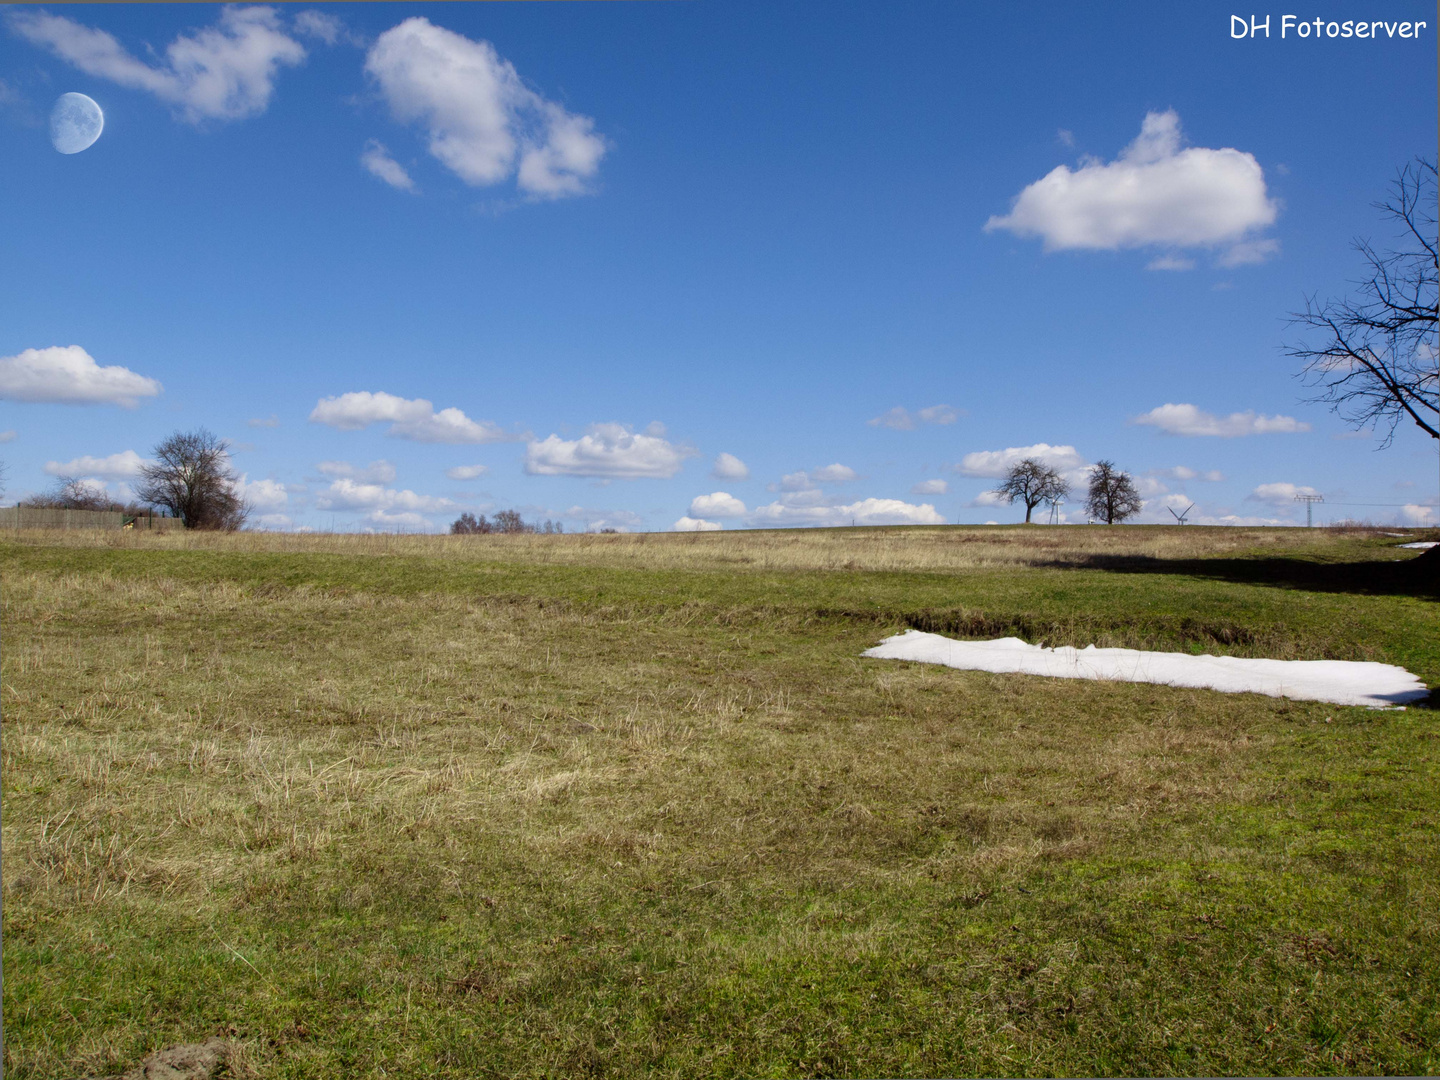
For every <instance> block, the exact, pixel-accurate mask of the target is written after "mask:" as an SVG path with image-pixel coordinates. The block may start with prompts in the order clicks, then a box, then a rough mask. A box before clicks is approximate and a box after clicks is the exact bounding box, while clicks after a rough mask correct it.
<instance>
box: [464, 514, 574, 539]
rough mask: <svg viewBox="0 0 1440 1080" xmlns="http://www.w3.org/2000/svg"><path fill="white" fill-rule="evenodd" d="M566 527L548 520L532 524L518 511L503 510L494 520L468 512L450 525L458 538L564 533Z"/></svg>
mask: <svg viewBox="0 0 1440 1080" xmlns="http://www.w3.org/2000/svg"><path fill="white" fill-rule="evenodd" d="M564 531H565V526H564V525H562V524H561V523H560V522H558V521H551V520H550V519H549V518H546V519H545V521H543V522H537V523H533V524H532V523H531V522H528V521H526V520H525V519H524V518H522V517H521V516H520V511H518V510H501V511H500V512H499V513H497V514H496V515H495V516H494V517H493V518H489V519H487V518H486V517H485V515H484V514H481V515H480V516H479V517H476V516H475V515H474V514H472V513H470V512H469V511H466V512H465V513H463V514H461V515H460V516H459V517H458V518H456V519H455V520H454V521H453V522H451V523H450V532H451V533H453V534H454V535H456V536H478V535H480V534H482V533H545V534H547V535H548V534H550V533H563V532H564Z"/></svg>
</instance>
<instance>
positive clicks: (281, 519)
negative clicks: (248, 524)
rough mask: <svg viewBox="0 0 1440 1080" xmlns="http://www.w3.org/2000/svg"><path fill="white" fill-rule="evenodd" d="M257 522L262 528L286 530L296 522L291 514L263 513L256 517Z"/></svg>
mask: <svg viewBox="0 0 1440 1080" xmlns="http://www.w3.org/2000/svg"><path fill="white" fill-rule="evenodd" d="M255 524H257V525H259V526H260V528H262V529H277V530H284V529H289V528H291V527H293V526H294V524H295V522H294V521H293V520H292V519H291V517H290V515H289V514H261V515H260V516H259V517H258V518H256V519H255Z"/></svg>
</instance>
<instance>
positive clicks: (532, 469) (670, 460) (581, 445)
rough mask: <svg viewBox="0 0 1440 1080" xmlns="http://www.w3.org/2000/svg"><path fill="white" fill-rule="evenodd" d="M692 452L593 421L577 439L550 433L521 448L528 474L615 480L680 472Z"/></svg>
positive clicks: (672, 444) (653, 436)
mask: <svg viewBox="0 0 1440 1080" xmlns="http://www.w3.org/2000/svg"><path fill="white" fill-rule="evenodd" d="M694 456H695V451H694V450H692V449H690V448H688V447H684V446H677V445H675V444H674V443H671V442H669V441H668V440H666V439H663V438H661V437H660V436H658V435H636V434H635V433H634V432H633V431H631V430H630V429H629V428H628V427H626V426H625V425H623V424H594V425H592V426H591V428H590V430H589V431H588V432H587V433H586V434H584V435H582V436H581V437H580V438H578V439H569V440H567V439H562V438H560V436H559V435H551V436H549V437H548V438H545V439H541V440H532V441H531V443H530V444H529V446H527V447H526V449H525V471H526V472H527V473H529V474H530V475H532V476H600V477H607V478H610V479H616V480H634V479H638V478H641V477H652V478H657V479H661V478H664V477H669V476H674V475H675V474H676V473H677V472H679V471H680V466H681V465H682V464H684V461H685V459H686V458H687V457H694Z"/></svg>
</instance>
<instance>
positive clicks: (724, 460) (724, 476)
mask: <svg viewBox="0 0 1440 1080" xmlns="http://www.w3.org/2000/svg"><path fill="white" fill-rule="evenodd" d="M710 475H711V476H713V477H714V478H715V479H716V480H749V479H750V467H749V466H748V465H746V464H745V463H744V462H743V461H741V460H740V459H739V458H738V457H736V456H735V455H734V454H721V455H719V456H718V457H716V459H715V467H714V468H713V469H711V470H710Z"/></svg>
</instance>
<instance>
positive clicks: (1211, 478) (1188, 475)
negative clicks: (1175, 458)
mask: <svg viewBox="0 0 1440 1080" xmlns="http://www.w3.org/2000/svg"><path fill="white" fill-rule="evenodd" d="M1150 472H1151V475H1152V476H1164V477H1167V478H1169V479H1171V480H1180V481H1186V480H1204V481H1206V482H1207V483H1213V484H1218V483H1219V482H1220V481H1222V480H1224V479H1225V474H1224V473H1222V472H1221V471H1220V470H1219V469H1207V470H1206V471H1205V472H1200V471H1198V470H1196V469H1192V468H1189V467H1188V466H1185V465H1176V466H1174V467H1173V468H1169V469H1152V470H1150Z"/></svg>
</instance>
